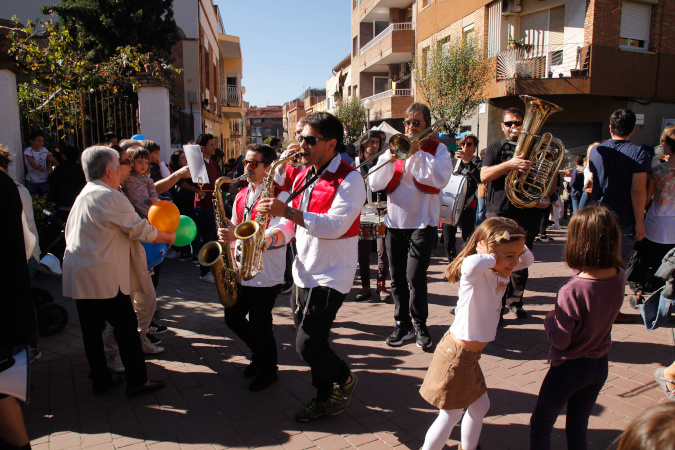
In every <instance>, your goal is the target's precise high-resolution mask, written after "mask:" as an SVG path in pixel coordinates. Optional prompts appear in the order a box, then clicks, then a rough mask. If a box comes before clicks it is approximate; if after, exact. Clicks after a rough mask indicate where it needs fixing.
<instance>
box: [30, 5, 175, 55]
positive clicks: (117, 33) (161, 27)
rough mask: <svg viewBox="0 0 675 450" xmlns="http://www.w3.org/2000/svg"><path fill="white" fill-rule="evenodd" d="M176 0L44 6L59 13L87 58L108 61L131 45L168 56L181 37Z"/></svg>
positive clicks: (60, 18) (48, 12) (141, 51)
mask: <svg viewBox="0 0 675 450" xmlns="http://www.w3.org/2000/svg"><path fill="white" fill-rule="evenodd" d="M172 4H173V1H172V0H61V4H60V5H51V6H43V7H42V8H41V9H40V10H41V12H42V13H43V14H57V15H58V16H59V20H60V22H61V23H62V25H63V27H64V28H65V29H67V30H68V32H69V33H70V35H71V36H73V37H74V38H75V39H77V40H78V41H79V43H80V46H81V48H82V49H83V50H84V54H85V59H86V60H87V61H90V62H99V63H100V62H104V61H107V60H108V59H109V58H112V57H113V56H114V55H115V54H116V53H117V49H118V48H119V47H128V46H130V47H136V48H137V49H138V51H139V52H140V53H152V54H154V56H155V57H157V58H159V59H167V60H168V59H169V58H170V57H171V53H172V47H173V45H174V44H175V43H177V42H178V41H179V40H180V38H181V35H180V30H179V28H178V26H177V25H176V21H175V20H174V18H173V8H172Z"/></svg>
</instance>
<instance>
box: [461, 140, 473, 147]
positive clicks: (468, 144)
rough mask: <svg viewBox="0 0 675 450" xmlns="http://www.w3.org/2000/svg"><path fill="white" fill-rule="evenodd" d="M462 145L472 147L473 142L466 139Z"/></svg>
mask: <svg viewBox="0 0 675 450" xmlns="http://www.w3.org/2000/svg"><path fill="white" fill-rule="evenodd" d="M462 147H473V142H471V141H466V142H464V143H463V144H462Z"/></svg>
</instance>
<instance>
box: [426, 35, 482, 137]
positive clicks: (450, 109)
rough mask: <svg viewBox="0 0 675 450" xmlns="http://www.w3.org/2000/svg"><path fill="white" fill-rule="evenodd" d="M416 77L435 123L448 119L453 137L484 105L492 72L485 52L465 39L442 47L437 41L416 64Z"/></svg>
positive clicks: (474, 43)
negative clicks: (465, 121) (464, 120)
mask: <svg viewBox="0 0 675 450" xmlns="http://www.w3.org/2000/svg"><path fill="white" fill-rule="evenodd" d="M413 75H414V77H415V82H416V83H417V87H418V91H419V92H420V94H421V95H422V97H423V98H424V101H425V102H426V103H427V104H428V105H429V109H430V110H431V115H432V117H433V118H434V121H437V120H440V119H443V118H444V119H446V120H447V122H446V124H445V126H444V128H445V131H446V132H447V133H449V134H451V135H454V134H457V133H458V132H459V130H460V126H461V124H462V119H464V118H465V117H468V116H471V115H473V114H475V112H476V111H477V109H478V105H479V104H480V103H481V102H483V101H484V89H485V87H486V86H487V84H488V83H489V81H490V79H491V77H492V70H491V67H490V65H489V63H488V61H487V58H486V56H485V52H484V51H483V50H482V49H481V48H479V47H478V45H477V44H476V42H475V40H474V39H473V38H471V37H466V38H463V39H452V40H450V41H447V42H444V43H443V45H441V44H440V43H438V42H437V41H435V40H434V41H433V42H432V44H431V46H430V48H429V50H428V51H425V52H421V53H418V55H417V57H416V59H415V60H414V61H413Z"/></svg>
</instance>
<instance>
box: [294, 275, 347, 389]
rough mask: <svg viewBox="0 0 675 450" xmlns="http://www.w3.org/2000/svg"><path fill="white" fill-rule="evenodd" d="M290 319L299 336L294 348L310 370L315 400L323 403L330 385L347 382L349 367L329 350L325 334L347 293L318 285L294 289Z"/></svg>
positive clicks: (326, 334) (296, 338)
mask: <svg viewBox="0 0 675 450" xmlns="http://www.w3.org/2000/svg"><path fill="white" fill-rule="evenodd" d="M295 292H296V295H295V305H294V308H293V319H294V321H295V326H296V328H297V330H298V333H297V335H296V337H295V345H296V348H297V349H298V354H300V356H301V357H302V359H303V360H304V361H305V362H306V363H307V364H309V367H310V368H311V369H312V386H314V387H315V388H316V392H317V394H316V398H317V399H318V400H319V401H326V400H328V397H329V396H330V392H331V388H332V387H333V383H338V384H344V383H345V382H346V381H347V380H348V379H349V367H348V366H347V363H345V362H344V361H343V360H342V359H341V358H340V357H339V356H338V355H337V354H336V353H335V352H334V351H333V350H332V349H331V348H330V345H329V343H328V334H329V333H330V329H331V327H332V326H333V321H334V320H335V316H336V315H337V312H338V310H339V309H340V306H342V302H343V301H344V299H345V297H346V296H347V295H346V294H342V293H340V292H338V291H336V290H335V289H331V288H329V287H324V286H319V287H315V288H311V289H307V288H300V287H297V286H296V290H295Z"/></svg>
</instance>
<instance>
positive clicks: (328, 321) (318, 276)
mask: <svg viewBox="0 0 675 450" xmlns="http://www.w3.org/2000/svg"><path fill="white" fill-rule="evenodd" d="M343 134H344V129H343V127H342V123H340V121H339V120H338V119H337V118H336V117H335V116H333V115H331V114H328V113H314V114H310V115H309V116H307V118H306V125H305V127H304V129H303V130H302V134H301V135H299V136H298V142H300V144H301V145H300V150H301V151H302V159H301V162H302V163H303V164H304V165H306V166H307V169H305V170H303V171H302V172H300V174H299V175H298V176H297V178H296V179H295V182H294V184H293V193H292V194H291V197H292V198H293V202H292V204H291V205H288V204H285V203H284V202H283V201H281V200H279V199H272V198H267V199H264V200H261V201H260V203H259V204H258V209H259V210H260V211H262V212H264V213H268V214H270V215H274V216H284V217H285V221H284V222H282V224H281V226H291V227H293V226H294V227H295V228H296V242H297V249H298V255H297V256H296V258H295V262H294V263H293V280H294V282H295V285H296V290H295V295H292V298H293V299H294V300H295V304H294V305H293V316H294V317H293V318H294V320H295V325H296V326H297V330H298V332H297V336H296V341H295V342H296V347H297V351H298V353H299V354H300V356H301V357H302V359H304V360H305V361H306V362H307V363H308V364H309V366H310V368H311V370H312V385H313V386H314V387H315V388H316V390H317V393H316V398H314V399H313V400H311V401H310V402H309V403H308V404H307V406H305V407H304V408H303V409H301V410H300V411H298V412H297V413H296V414H295V419H296V420H297V421H299V422H308V421H310V420H313V419H316V418H318V417H320V416H322V415H324V414H325V415H336V414H339V413H341V412H342V411H344V410H345V408H346V407H347V405H348V404H349V400H350V398H351V395H352V392H353V391H354V387H355V386H356V375H355V374H354V373H352V372H351V370H349V366H347V364H346V363H345V362H344V361H343V360H342V359H341V358H340V357H339V356H338V355H337V354H336V353H335V352H334V351H333V350H332V349H331V347H330V344H329V342H328V336H329V334H330V329H331V327H332V325H333V321H334V320H335V317H336V315H337V312H338V310H339V309H340V306H342V302H343V301H344V299H345V297H346V295H347V293H348V292H349V290H350V289H351V287H352V282H353V280H354V273H355V272H356V261H357V254H358V251H357V245H358V241H359V225H360V220H359V216H360V213H361V207H362V206H363V204H364V202H365V200H366V189H365V186H364V184H363V179H362V178H361V175H360V174H359V172H357V171H356V170H354V168H353V167H351V166H349V165H347V163H345V162H344V161H343V160H342V158H341V157H340V154H339V153H338V151H337V150H338V148H339V146H341V145H342V141H343Z"/></svg>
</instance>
